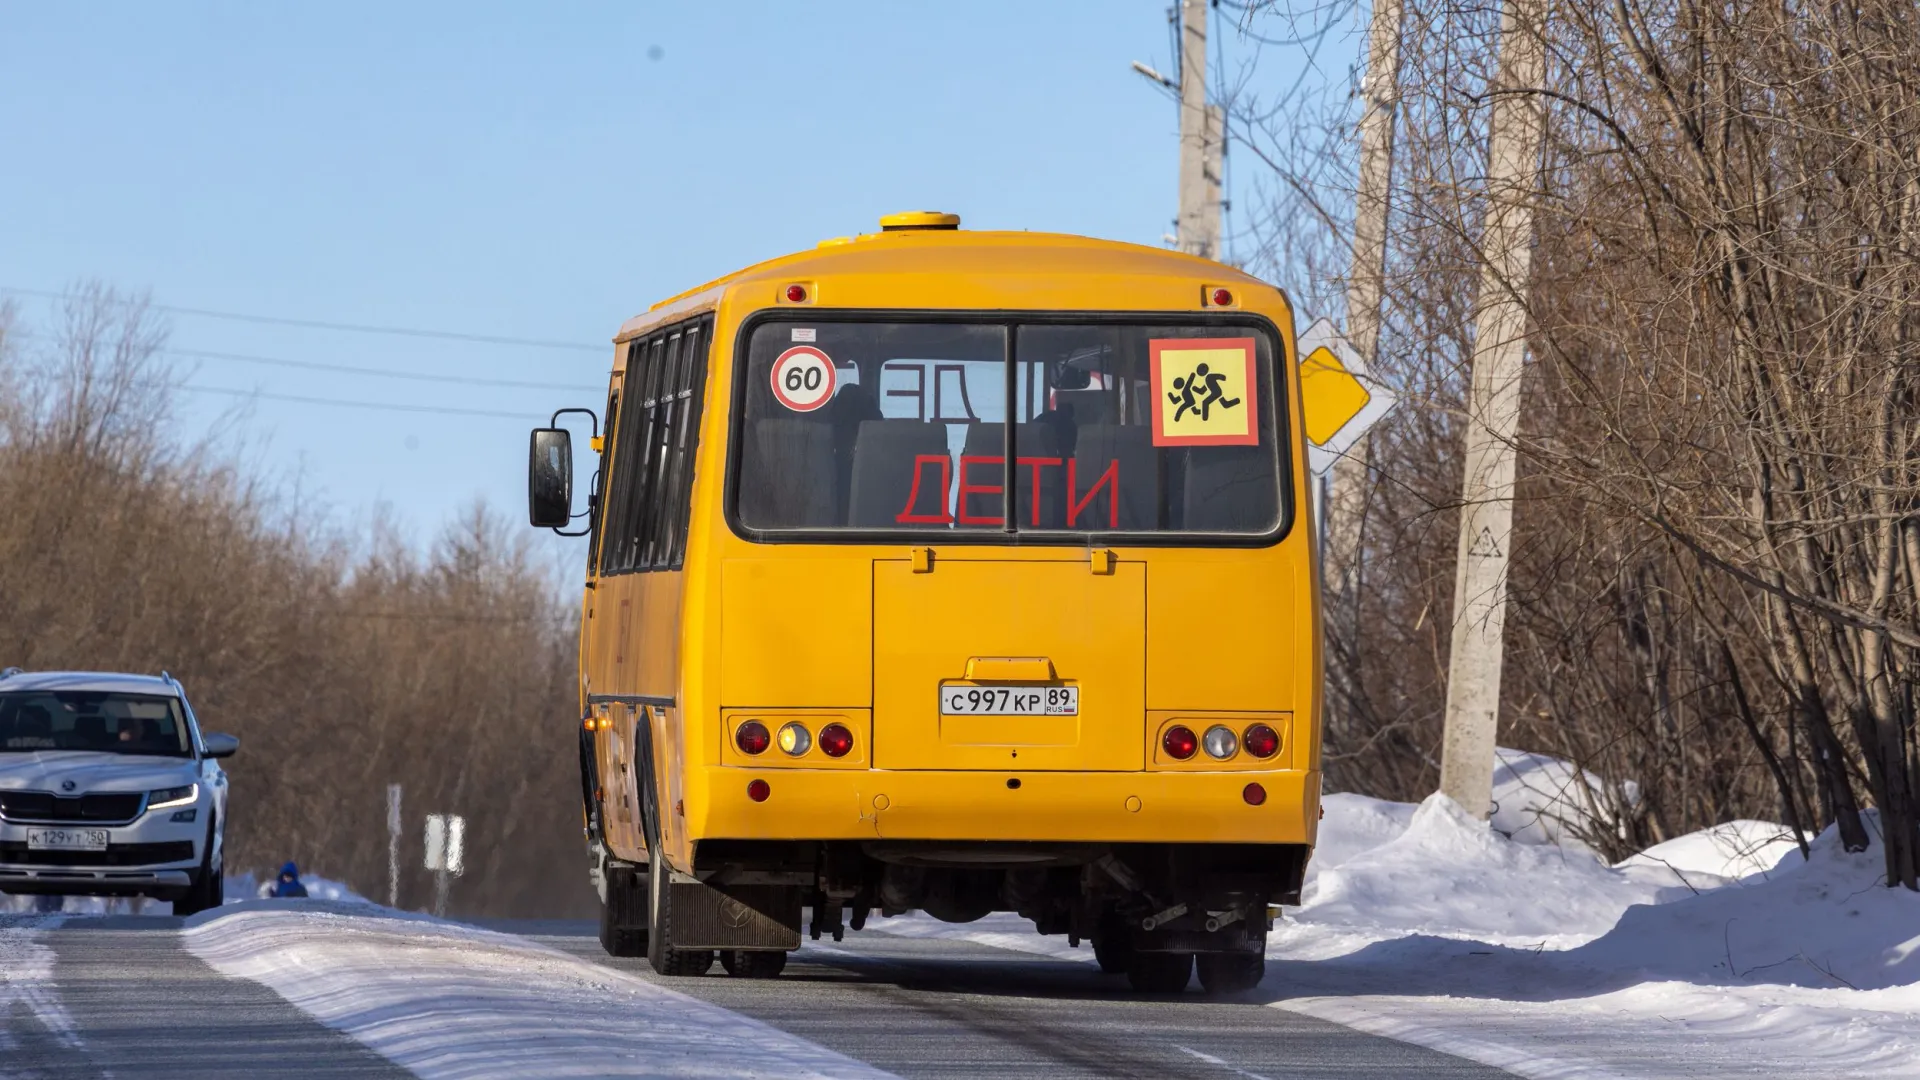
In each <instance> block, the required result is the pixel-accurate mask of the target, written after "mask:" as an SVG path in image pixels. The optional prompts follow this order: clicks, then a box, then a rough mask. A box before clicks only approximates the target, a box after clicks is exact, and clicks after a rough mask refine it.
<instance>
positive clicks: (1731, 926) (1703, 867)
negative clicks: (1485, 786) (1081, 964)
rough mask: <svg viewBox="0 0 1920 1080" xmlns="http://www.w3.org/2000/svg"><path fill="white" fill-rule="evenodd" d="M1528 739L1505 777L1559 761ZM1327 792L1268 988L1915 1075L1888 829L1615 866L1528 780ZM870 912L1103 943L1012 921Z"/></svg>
mask: <svg viewBox="0 0 1920 1080" xmlns="http://www.w3.org/2000/svg"><path fill="white" fill-rule="evenodd" d="M1530 757H1531V756H1530V755H1518V756H1507V755H1503V764H1518V765H1520V766H1522V768H1521V769H1519V770H1517V771H1516V770H1514V769H1511V768H1509V769H1506V770H1505V772H1506V773H1507V777H1506V779H1507V780H1509V781H1511V780H1512V779H1513V778H1514V777H1515V776H1528V775H1531V777H1532V779H1533V780H1534V781H1539V780H1542V779H1547V778H1550V776H1551V775H1552V771H1551V770H1548V771H1547V773H1546V774H1542V773H1541V771H1540V769H1539V768H1538V766H1539V761H1538V760H1535V761H1526V760H1521V759H1522V758H1530ZM1541 760H1547V761H1550V760H1551V759H1541ZM1555 764H1558V763H1555ZM1559 775H1560V776H1561V777H1562V778H1563V779H1564V778H1566V777H1570V776H1571V773H1570V772H1564V771H1562V772H1561V773H1559ZM1326 810H1327V812H1326V818H1325V820H1324V821H1323V822H1322V825H1321V832H1320V846H1319V849H1318V850H1317V851H1316V853H1315V856H1314V862H1313V869H1312V871H1311V872H1310V874H1309V878H1308V882H1307V887H1306V891H1305V894H1304V896H1303V897H1302V900H1303V903H1302V904H1301V906H1300V907H1299V908H1297V909H1292V910H1290V911H1289V912H1288V913H1287V915H1286V917H1285V918H1284V919H1282V920H1281V921H1280V922H1279V923H1278V924H1277V925H1276V926H1275V928H1274V933H1273V935H1272V937H1271V938H1270V939H1269V943H1268V967H1267V972H1268V973H1267V979H1266V982H1265V984H1264V985H1263V987H1262V992H1263V993H1265V994H1267V995H1269V996H1272V997H1275V998H1277V1000H1275V1001H1274V1005H1275V1006H1276V1007H1279V1008H1285V1009H1291V1010H1293V1011H1296V1012H1301V1013H1306V1014H1309V1015H1312V1016H1317V1017H1321V1018H1323V1019H1327V1020H1333V1021H1337V1022H1339V1023H1342V1024H1347V1025H1349V1026H1352V1027H1356V1028H1360V1029H1362V1030H1365V1031H1370V1032H1374V1033H1377V1034H1382V1035H1389V1036H1392V1037H1394V1038H1398V1039H1403V1040H1406V1041H1408V1042H1414V1043H1419V1044H1421V1045H1425V1046H1431V1047H1433V1048H1435V1049H1439V1050H1444V1051H1447V1052H1450V1053H1454V1054H1459V1055H1461V1056H1463V1057H1467V1058H1472V1059H1474V1060H1477V1061H1481V1062H1485V1063H1487V1064H1490V1065H1497V1066H1500V1067H1502V1068H1506V1069H1509V1070H1512V1071H1513V1072H1515V1073H1518V1074H1520V1075H1522V1076H1529V1077H1541V1078H1553V1080H1585V1078H1593V1080H1601V1078H1606V1080H1612V1078H1620V1077H1635V1078H1668V1077H1706V1076H1711V1077H1732V1076H1751V1077H1769V1078H1773V1077H1807V1078H1812V1077H1833V1078H1842V1077H1846V1078H1853V1077H1860V1078H1868V1077H1920V986H1917V985H1916V984H1917V983H1920V896H1917V895H1915V894H1913V893H1910V892H1907V891H1905V890H1899V889H1891V890H1890V889H1887V888H1885V887H1884V884H1883V878H1882V873H1883V871H1882V863H1881V854H1880V850H1879V848H1878V846H1877V845H1876V847H1875V848H1874V849H1872V850H1869V851H1866V852H1861V853H1858V854H1848V853H1847V852H1844V851H1842V850H1841V849H1840V846H1839V844H1838V842H1837V840H1836V839H1835V837H1834V836H1833V834H1832V831H1831V830H1829V832H1828V833H1827V834H1825V835H1822V836H1820V837H1818V838H1815V839H1814V840H1813V842H1812V859H1811V860H1810V861H1805V860H1803V859H1802V858H1801V856H1800V853H1799V849H1798V845H1797V844H1795V842H1794V840H1793V838H1792V836H1791V834H1790V833H1788V832H1786V830H1784V829H1782V828H1780V827H1779V826H1775V825H1769V824H1767V823H1764V822H1734V823H1731V824H1728V825H1722V826H1718V827H1716V828H1714V829H1710V830H1705V831H1703V832H1700V833H1695V834H1692V835H1690V836H1685V837H1680V838H1678V839H1676V840H1672V841H1669V842H1668V843H1665V844H1661V845H1659V846H1658V847H1655V848H1652V849H1650V850H1648V851H1646V852H1643V853H1642V854H1640V855H1637V856H1634V857H1633V858H1631V859H1628V860H1626V861H1625V862H1623V863H1622V864H1620V865H1619V866H1614V867H1610V866H1606V865H1603V864H1602V863H1600V862H1599V861H1598V860H1597V859H1595V858H1594V857H1593V856H1592V855H1591V854H1590V853H1589V852H1587V851H1586V850H1585V849H1583V848H1581V847H1579V846H1578V845H1577V844H1572V843H1571V842H1569V844H1568V846H1564V847H1563V846H1557V845H1554V844H1551V843H1548V842H1546V841H1548V840H1549V839H1550V837H1553V836H1557V835H1558V833H1557V830H1554V829H1552V828H1551V827H1550V824H1551V822H1553V821H1554V820H1556V819H1557V818H1559V817H1560V816H1561V815H1559V814H1558V813H1557V812H1546V813H1542V812H1540V808H1539V807H1538V806H1537V805H1535V806H1532V807H1531V808H1530V809H1529V807H1528V804H1527V800H1526V799H1525V798H1523V797H1521V796H1519V795H1518V794H1515V793H1514V790H1513V789H1509V795H1508V797H1507V798H1506V800H1505V802H1504V803H1503V810H1504V811H1505V812H1506V814H1507V815H1520V816H1518V817H1515V816H1507V817H1505V820H1503V815H1496V817H1495V821H1494V825H1495V826H1496V827H1495V828H1490V827H1489V826H1488V825H1486V824H1483V823H1481V822H1478V821H1475V820H1473V819H1472V818H1471V817H1469V816H1468V815H1466V814H1465V813H1464V812H1463V811H1461V810H1460V808H1459V807H1458V806H1457V805H1455V804H1453V803H1451V802H1449V801H1448V800H1446V799H1445V798H1443V797H1440V796H1435V797H1434V798H1431V799H1429V800H1427V801H1426V802H1425V803H1423V804H1420V805H1418V806H1415V805H1411V804H1405V803H1388V802H1382V801H1380V800H1377V799H1369V798H1365V797H1363V796H1357V795H1331V796H1328V797H1327V799H1326ZM1875 825H1876V827H1877V822H1876V823H1875ZM1506 832H1511V833H1513V838H1509V837H1508V836H1507V835H1504V833H1506ZM1525 841H1533V842H1525ZM874 928H875V929H878V930H884V931H887V932H890V933H906V934H915V935H922V936H951V937H963V938H967V939H970V940H975V941H980V942H984V943H987V944H993V945H1000V946H1005V947H1011V948H1021V949H1027V950H1030V951H1036V952H1045V953H1050V954H1053V955H1059V956H1063V957H1072V958H1078V959H1083V960H1087V961H1089V962H1091V960H1092V957H1091V955H1090V951H1089V950H1087V949H1080V950H1072V949H1069V948H1067V946H1066V942H1065V941H1064V940H1063V939H1061V938H1041V937H1038V936H1036V935H1034V934H1033V932H1032V929H1031V927H1030V926H1029V925H1028V924H1026V923H1025V922H1023V921H1021V920H1018V919H1015V918H1013V917H1011V916H995V917H993V918H992V919H989V920H984V921H982V922H978V923H971V924H966V925H961V926H949V925H946V924H943V923H938V922H934V921H933V920H931V919H928V918H925V917H922V916H913V917H908V918H902V919H889V920H885V921H883V922H879V923H876V924H874Z"/></svg>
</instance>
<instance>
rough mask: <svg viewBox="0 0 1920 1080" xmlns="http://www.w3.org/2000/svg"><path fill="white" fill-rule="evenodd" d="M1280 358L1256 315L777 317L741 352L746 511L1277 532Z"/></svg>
mask: <svg viewBox="0 0 1920 1080" xmlns="http://www.w3.org/2000/svg"><path fill="white" fill-rule="evenodd" d="M1273 358H1274V346H1273V343H1272V340H1271V336H1270V335H1269V334H1268V333H1267V332H1266V331H1265V330H1264V328H1262V327H1261V326H1259V325H1256V324H1254V323H1251V322H1249V321H1246V320H1221V321H1209V322H1207V323H1204V324H1196V323H1192V322H1187V323H1181V324H1177V325H1175V324H1162V323H1154V322H1144V321H1143V322H1138V323H1134V322H1115V321H1108V322H1092V321H1089V322H1086V323H1058V322H1049V323H1022V322H1020V321H1018V320H1008V321H1005V322H1000V321H992V320H988V319H982V320H980V321H977V322H970V321H958V320H955V321H919V320H902V321H894V320H888V319H868V320H863V321H858V322H830V321H821V322H812V321H808V322H796V321H786V320H775V321H769V322H764V323H762V324H760V325H758V326H757V327H755V328H754V330H753V332H752V334H751V336H750V338H749V340H748V344H747V347H746V349H745V355H744V357H743V361H744V368H743V374H744V380H743V381H744V388H745V389H744V395H743V401H742V405H743V408H744V414H743V421H744V422H743V423H742V424H741V425H740V426H739V429H738V436H737V438H738V442H737V443H736V446H735V450H734V453H735V457H736V462H737V465H736V472H735V476H736V484H737V487H736V489H735V493H734V496H733V497H734V500H735V502H734V511H735V514H736V521H737V522H738V523H739V525H741V526H743V527H745V528H746V529H749V530H753V531H756V532H767V533H773V532H783V531H810V532H821V533H824V534H825V535H826V536H827V537H831V538H836V539H837V538H841V537H845V538H847V539H854V538H856V537H858V538H866V537H870V536H873V535H876V534H884V533H890V532H903V531H904V532H911V533H919V534H923V535H924V534H926V533H933V532H940V533H945V534H947V535H949V536H955V537H961V536H972V537H979V538H988V537H994V538H1004V537H1005V536H1006V534H1009V533H1020V534H1023V539H1026V540H1028V541H1032V540H1042V541H1044V540H1045V539H1046V538H1048V537H1050V536H1051V537H1058V538H1059V539H1061V540H1063V541H1068V542H1085V540H1086V539H1087V538H1088V536H1089V534H1100V533H1108V534H1133V535H1136V536H1146V537H1152V536H1159V537H1171V536H1173V535H1179V534H1184V535H1185V537H1186V539H1184V540H1183V541H1182V542H1187V543H1192V542H1204V541H1200V540H1199V539H1198V538H1200V537H1203V536H1213V537H1219V538H1222V539H1227V540H1228V541H1229V542H1231V538H1233V537H1261V536H1271V535H1274V534H1275V533H1276V532H1277V531H1278V530H1280V529H1282V528H1283V527H1284V525H1285V520H1286V518H1285V515H1286V512H1287V510H1288V509H1289V507H1288V505H1287V500H1286V499H1285V497H1284V495H1285V491H1284V487H1283V485H1282V483H1281V481H1282V479H1283V477H1284V476H1285V457H1284V452H1283V451H1282V450H1281V449H1280V439H1279V430H1280V429H1279V427H1278V425H1277V424H1276V418H1277V417H1278V416H1279V415H1280V414H1281V412H1282V410H1281V409H1280V407H1279V402H1277V401H1276V398H1275V387H1274V381H1273V377H1272V372H1273V364H1274V359H1273ZM1009 421H1011V424H1010V423H1009ZM1010 427H1011V429H1012V430H1011V431H1009V428H1010ZM1009 454H1011V456H1012V459H1013V461H1014V465H1015V467H1014V468H1012V469H1008V468H1007V467H1006V464H1007V461H1008V457H1009Z"/></svg>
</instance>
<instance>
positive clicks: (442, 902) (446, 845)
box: [426, 814, 467, 916]
mask: <svg viewBox="0 0 1920 1080" xmlns="http://www.w3.org/2000/svg"><path fill="white" fill-rule="evenodd" d="M426 841H427V858H426V868H427V869H429V870H431V871H433V913H434V914H435V915H437V916H444V915H446V913H447V890H448V888H449V886H450V882H449V880H448V879H449V878H450V877H458V876H460V875H461V874H463V873H465V872H466V868H467V867H466V855H467V819H466V818H463V817H461V816H460V815H458V814H428V815H427V836H426Z"/></svg>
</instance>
